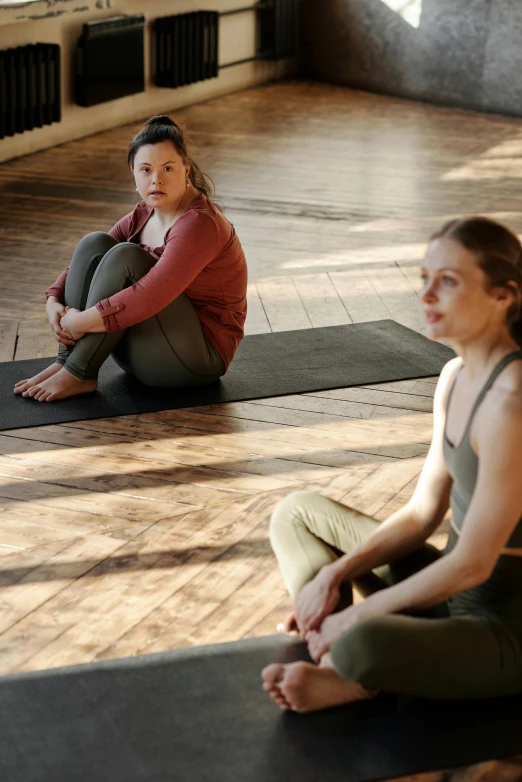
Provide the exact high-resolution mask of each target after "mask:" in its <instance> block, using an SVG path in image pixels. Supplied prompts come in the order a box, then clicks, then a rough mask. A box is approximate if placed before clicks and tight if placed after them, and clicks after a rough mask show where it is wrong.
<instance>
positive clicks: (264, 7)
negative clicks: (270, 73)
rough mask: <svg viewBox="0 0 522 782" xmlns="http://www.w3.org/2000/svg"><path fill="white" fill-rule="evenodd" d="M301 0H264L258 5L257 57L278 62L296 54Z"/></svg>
mask: <svg viewBox="0 0 522 782" xmlns="http://www.w3.org/2000/svg"><path fill="white" fill-rule="evenodd" d="M300 4H301V0H264V1H262V2H260V3H259V4H258V19H259V49H260V54H259V56H260V57H261V58H263V59H265V58H266V59H273V60H279V59H281V58H283V57H293V56H294V55H296V54H297V49H298V41H299V10H300V8H299V6H300Z"/></svg>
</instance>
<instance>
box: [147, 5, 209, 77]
mask: <svg viewBox="0 0 522 782" xmlns="http://www.w3.org/2000/svg"><path fill="white" fill-rule="evenodd" d="M218 18H219V14H218V13H217V11H193V12H191V13H187V14H176V16H165V17H162V18H161V19H156V20H155V22H154V28H153V29H154V44H155V60H156V69H155V70H156V74H155V75H156V85H157V86H158V87H183V86H184V85H185V84H193V83H194V82H196V81H204V80H205V79H212V78H214V77H216V76H217V75H218Z"/></svg>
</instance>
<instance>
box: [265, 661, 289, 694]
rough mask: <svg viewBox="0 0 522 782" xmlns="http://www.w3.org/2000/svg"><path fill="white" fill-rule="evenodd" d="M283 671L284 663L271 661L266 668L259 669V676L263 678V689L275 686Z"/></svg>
mask: <svg viewBox="0 0 522 782" xmlns="http://www.w3.org/2000/svg"><path fill="white" fill-rule="evenodd" d="M283 673H284V665H281V664H280V663H272V664H271V665H267V666H266V668H263V670H262V671H261V676H262V678H263V682H264V685H263V686H264V687H265V689H266V690H267V691H269V690H271V689H273V688H274V687H276V686H277V684H278V682H279V681H280V680H281V678H282V676H283ZM265 685H266V686H265Z"/></svg>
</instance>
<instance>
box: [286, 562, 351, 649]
mask: <svg viewBox="0 0 522 782" xmlns="http://www.w3.org/2000/svg"><path fill="white" fill-rule="evenodd" d="M340 584H341V580H340V578H339V575H338V573H337V571H336V570H335V569H334V568H333V567H332V565H325V567H323V568H321V570H320V571H319V573H318V574H317V575H316V577H315V578H314V579H312V581H309V582H308V584H305V586H304V587H303V588H302V590H301V591H300V592H299V594H298V595H297V597H296V599H295V603H294V612H295V618H296V621H297V626H298V628H299V635H300V636H301V637H302V638H305V637H306V634H307V633H308V632H310V631H311V630H316V629H317V628H318V627H320V626H321V622H322V621H323V619H324V618H325V617H327V616H328V615H329V614H331V613H332V612H333V611H335V608H336V606H337V604H338V603H339V600H340V597H341V595H340Z"/></svg>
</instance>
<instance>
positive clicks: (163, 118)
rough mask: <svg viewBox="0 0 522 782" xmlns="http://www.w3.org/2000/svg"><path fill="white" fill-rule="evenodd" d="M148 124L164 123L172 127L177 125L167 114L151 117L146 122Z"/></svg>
mask: <svg viewBox="0 0 522 782" xmlns="http://www.w3.org/2000/svg"><path fill="white" fill-rule="evenodd" d="M146 125H147V126H150V125H163V126H165V125H168V126H170V127H172V128H175V127H177V125H176V123H175V122H174V121H173V120H171V118H170V117H167V115H166V114H158V116H157V117H151V118H150V119H149V121H148V122H147V123H146Z"/></svg>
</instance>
